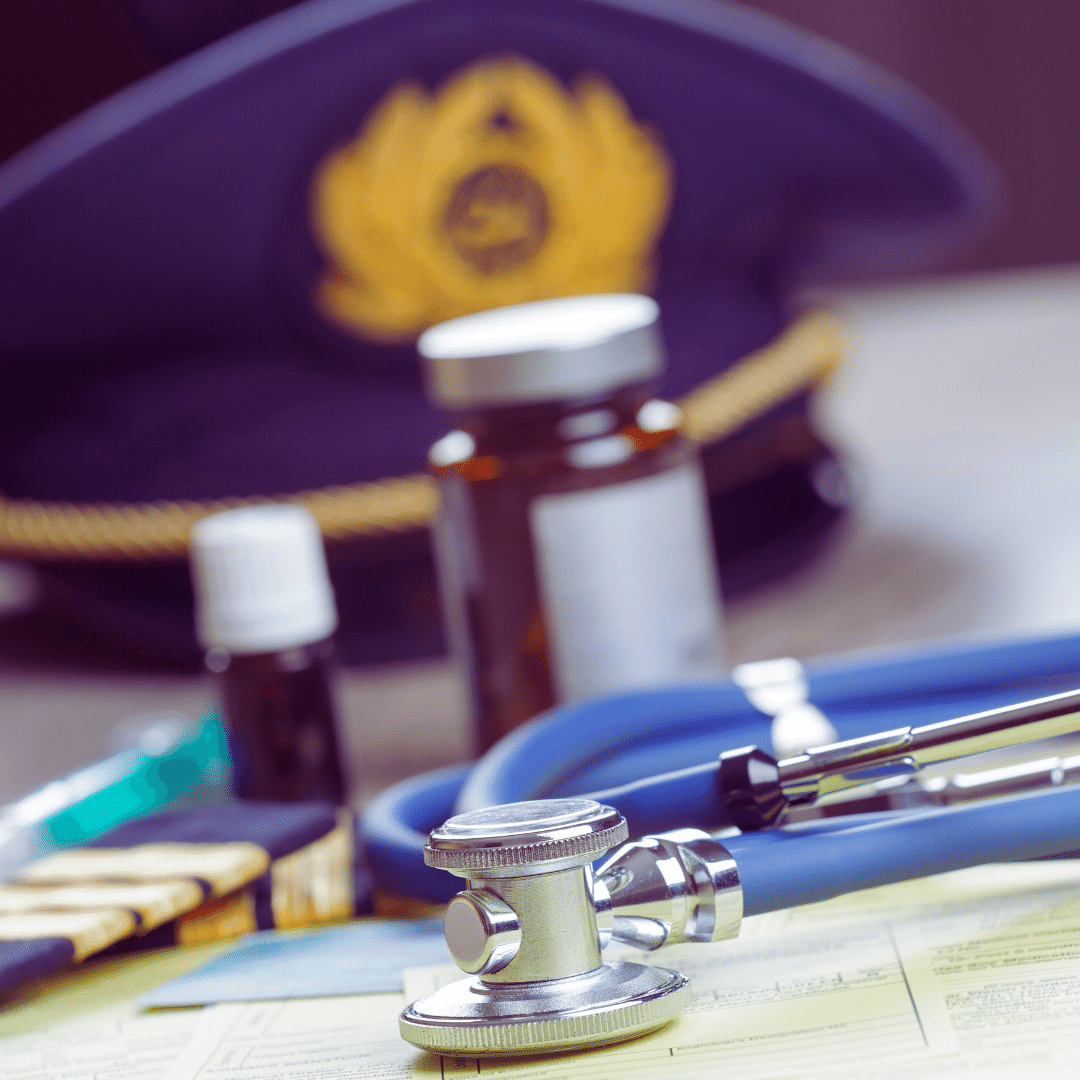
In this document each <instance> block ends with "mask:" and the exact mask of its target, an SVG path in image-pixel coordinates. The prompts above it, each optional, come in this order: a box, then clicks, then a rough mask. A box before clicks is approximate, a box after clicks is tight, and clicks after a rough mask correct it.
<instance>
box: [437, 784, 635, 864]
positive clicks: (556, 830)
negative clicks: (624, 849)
mask: <svg viewBox="0 0 1080 1080" xmlns="http://www.w3.org/2000/svg"><path fill="white" fill-rule="evenodd" d="M626 837H627V827H626V822H625V820H624V819H623V817H622V815H621V814H620V813H619V812H618V811H617V810H613V809H612V808H611V807H610V806H603V805H602V804H601V803H598V802H594V801H593V800H592V799H545V800H543V801H538V802H519V803H507V804H506V805H504V806H489V807H486V808H485V809H483V810H470V811H468V812H467V813H465V814H458V816H457V817H452V818H451V819H450V820H449V821H447V822H446V823H445V824H444V825H442V826H440V827H439V828H438V829H436V830H435V831H434V832H433V833H432V834H431V838H430V839H429V840H428V843H427V846H426V847H425V848H424V862H426V863H427V864H428V866H437V867H439V868H440V869H443V870H451V871H453V870H475V871H480V870H497V869H503V868H509V867H525V866H539V865H545V864H547V865H550V864H555V863H560V864H561V863H566V862H567V861H568V860H569V861H572V862H575V863H580V864H582V865H584V864H585V863H587V862H592V861H593V859H595V858H597V857H598V856H599V855H602V854H603V853H604V852H605V851H607V850H608V848H611V847H614V846H615V845H616V844H621V843H622V842H623V841H624V840H625V839H626Z"/></svg>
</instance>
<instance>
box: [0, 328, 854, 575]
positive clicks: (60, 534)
mask: <svg viewBox="0 0 1080 1080" xmlns="http://www.w3.org/2000/svg"><path fill="white" fill-rule="evenodd" d="M840 353H841V334H840V328H839V324H838V321H837V319H836V317H835V316H834V315H833V314H832V313H830V312H815V313H812V314H809V315H805V316H803V317H802V318H801V319H799V320H798V321H797V322H795V323H794V325H793V326H791V328H790V329H788V330H787V331H786V332H785V333H784V334H782V335H781V336H780V337H779V338H778V339H777V340H776V341H774V342H772V343H771V344H770V345H768V346H766V347H765V348H763V349H760V350H758V351H757V352H754V353H751V354H750V355H749V356H747V357H745V358H744V359H743V360H742V361H741V362H740V363H738V364H736V365H735V366H734V367H732V368H729V369H728V370H727V371H725V372H723V373H722V374H720V375H718V376H716V377H715V378H713V379H710V380H709V381H708V382H705V383H702V384H701V385H700V386H698V387H697V388H696V389H694V390H692V391H691V392H690V393H689V394H687V395H686V396H685V397H684V398H682V399H681V400H680V401H679V405H680V406H681V408H682V410H683V432H684V434H685V435H686V436H687V437H689V438H690V439H692V440H694V441H695V442H698V443H710V442H713V441H715V440H716V439H719V438H722V437H724V436H725V435H730V434H731V433H732V432H734V431H736V430H737V429H738V428H740V427H741V426H742V425H743V424H745V423H746V422H747V421H749V420H751V419H753V418H754V417H755V416H758V415H760V414H761V413H763V412H764V411H766V410H767V409H769V408H771V407H772V406H774V405H776V404H778V403H779V402H781V401H783V400H784V399H786V398H789V397H792V396H793V395H795V394H797V393H800V392H801V391H803V390H806V389H808V388H810V387H813V386H814V385H816V384H817V383H819V382H821V381H822V380H824V379H825V378H827V377H828V376H829V375H830V374H831V373H832V372H833V371H834V370H835V369H836V367H837V365H838V363H839V359H840ZM266 502H282V503H298V504H299V505H301V506H304V507H306V508H307V509H308V510H310V511H311V513H312V514H313V515H314V516H315V519H316V521H318V523H319V527H320V529H321V530H322V533H323V536H324V537H326V538H327V539H328V540H345V539H353V538H360V537H365V536H376V535H379V534H384V533H388V532H399V531H404V530H408V529H414V528H420V527H423V526H426V525H427V524H428V523H429V522H430V520H431V517H432V515H433V514H434V512H435V510H436V508H437V505H438V497H437V495H436V492H435V487H434V484H433V483H432V481H431V480H430V479H429V478H428V477H427V476H425V475H424V474H422V473H417V474H413V475H410V476H401V477H396V478H392V479H388V480H380V481H377V482H374V483H362V484H352V485H348V486H339V487H327V488H319V489H317V490H314V491H302V492H297V493H295V494H290V495H274V496H268V497H252V498H245V499H221V500H213V501H205V502H202V501H199V502H196V501H187V500H185V501H178V502H166V501H162V502H152V503H68V502H56V503H44V502H37V501H33V500H29V499H5V498H3V496H0V555H8V556H24V557H32V558H39V559H42V558H48V559H72V560H81V559H107V560H118V561H119V560H128V559H131V560H146V559H168V558H176V557H182V556H186V554H187V550H188V537H189V534H190V532H191V528H192V526H193V525H194V524H195V522H197V521H198V520H199V519H200V518H203V517H206V516H207V515H209V514H215V513H217V512H218V511H220V510H228V509H233V508H235V507H238V506H249V505H252V504H255V503H266Z"/></svg>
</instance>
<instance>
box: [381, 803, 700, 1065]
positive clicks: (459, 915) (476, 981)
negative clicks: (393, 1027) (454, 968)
mask: <svg viewBox="0 0 1080 1080" xmlns="http://www.w3.org/2000/svg"><path fill="white" fill-rule="evenodd" d="M626 838H627V828H626V822H625V821H624V820H623V818H622V816H621V815H620V814H619V813H618V812H617V811H616V810H612V809H611V807H608V806H603V805H601V804H600V803H597V802H594V801H593V800H591V799H549V800H545V801H538V802H523V803H511V804H509V805H505V806H494V807H490V808H488V809H484V810H473V811H470V812H469V813H466V814H460V815H459V816H457V817H454V818H451V819H450V820H449V821H447V822H446V824H444V825H443V826H442V827H441V828H439V829H436V830H435V831H434V832H433V833H432V834H431V838H430V840H429V842H428V844H427V847H426V848H425V851H424V860H425V862H427V864H428V865H429V866H438V867H441V868H442V869H445V870H448V871H450V873H452V874H457V875H458V876H459V877H463V878H466V879H467V880H468V887H467V889H466V891H465V892H462V893H459V894H458V895H457V896H456V897H454V898H453V899H452V900H451V901H450V903H449V905H448V906H447V912H446V918H445V920H444V927H445V931H446V941H447V945H448V946H449V948H450V953H451V955H452V956H453V957H454V960H455V962H456V963H457V965H458V966H459V967H460V968H462V970H464V971H466V972H468V973H469V974H470V975H471V976H472V977H471V978H466V979H462V980H459V981H458V982H455V983H451V984H450V985H448V986H444V987H443V988H441V989H440V990H437V991H436V992H435V993H433V994H430V995H428V996H427V997H425V998H421V999H420V1000H419V1001H416V1002H413V1004H412V1005H410V1006H409V1007H408V1008H407V1009H405V1011H404V1012H403V1013H402V1014H401V1018H400V1025H401V1034H402V1036H403V1037H404V1038H405V1039H406V1040H407V1041H408V1042H410V1043H412V1044H414V1045H415V1046H419V1047H421V1048H423V1049H425V1050H431V1051H434V1052H435V1053H440V1054H456V1055H463V1056H473V1055H477V1054H538V1053H541V1054H542V1053H551V1052H553V1051H559V1050H571V1049H578V1048H581V1047H587V1046H598V1045H604V1044H607V1043H615V1042H621V1041H623V1040H624V1039H630V1038H634V1037H636V1036H638V1035H642V1034H644V1033H646V1032H648V1031H652V1030H653V1029H655V1028H658V1027H660V1026H662V1025H663V1024H666V1023H667V1022H668V1021H669V1020H671V1019H673V1018H674V1017H675V1016H676V1015H677V1014H678V1013H679V1012H681V1011H682V1009H683V1008H685V1006H686V1005H687V1004H688V1003H689V1000H690V984H689V981H688V980H687V979H686V978H685V977H684V976H683V975H681V974H679V973H678V972H676V971H669V970H667V969H665V968H659V967H651V966H645V965H643V964H635V963H630V962H627V961H613V962H608V963H604V962H603V960H602V959H601V955H600V950H601V947H602V945H603V944H604V943H605V942H606V940H607V939H609V938H610V936H611V926H612V912H611V897H610V894H609V890H608V889H607V888H605V887H604V885H603V883H601V882H600V881H599V880H598V879H596V878H595V877H594V875H593V873H592V867H591V865H590V864H591V863H592V862H593V861H594V860H595V859H597V858H598V857H599V856H601V855H602V854H604V852H606V851H607V850H608V849H609V848H611V847H613V846H614V845H616V844H621V843H623V842H624V841H625V840H626Z"/></svg>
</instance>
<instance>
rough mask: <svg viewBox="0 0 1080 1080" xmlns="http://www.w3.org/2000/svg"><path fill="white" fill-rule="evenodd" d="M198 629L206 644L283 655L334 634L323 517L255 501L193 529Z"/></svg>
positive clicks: (232, 650) (210, 646) (301, 510)
mask: <svg viewBox="0 0 1080 1080" xmlns="http://www.w3.org/2000/svg"><path fill="white" fill-rule="evenodd" d="M191 570H192V581H193V582H194V585H195V609H196V629H197V632H198V635H199V640H200V642H201V643H202V645H203V647H204V648H214V647H216V648H220V649H225V650H226V651H227V652H231V653H260V652H277V651H278V650H280V649H291V648H295V647H296V646H298V645H309V644H311V643H312V642H315V641H321V640H322V639H323V638H326V637H329V636H330V635H331V634H332V633H333V632H334V630H335V629H336V627H337V610H336V609H335V607H334V594H333V591H332V589H331V587H330V578H329V576H328V574H327V572H326V554H325V552H324V550H323V543H322V537H321V536H320V534H319V527H318V525H317V524H316V523H315V519H314V518H313V517H312V516H311V514H310V513H308V511H307V510H305V509H304V508H303V507H300V506H290V505H282V506H276V505H268V506H252V507H247V508H244V509H242V510H226V511H225V512H223V513H220V514H213V515H211V516H210V517H207V518H203V519H202V521H200V522H198V524H197V525H196V526H195V527H194V529H192V530H191Z"/></svg>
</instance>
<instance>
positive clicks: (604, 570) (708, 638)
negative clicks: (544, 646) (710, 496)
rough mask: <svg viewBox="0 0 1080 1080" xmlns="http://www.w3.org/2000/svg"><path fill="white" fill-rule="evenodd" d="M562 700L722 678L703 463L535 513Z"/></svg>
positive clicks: (570, 498) (550, 501)
mask: <svg viewBox="0 0 1080 1080" xmlns="http://www.w3.org/2000/svg"><path fill="white" fill-rule="evenodd" d="M529 511H530V518H531V526H532V534H533V544H534V547H535V551H536V566H537V576H538V578H539V583H540V592H541V596H542V598H543V603H544V615H545V620H546V627H547V636H548V646H549V649H550V651H551V659H552V666H553V669H554V677H555V684H556V693H557V695H558V697H559V700H560V701H577V700H580V699H582V698H587V697H594V696H596V695H599V694H604V693H610V692H613V691H617V690H626V689H630V688H633V687H642V686H656V685H660V684H663V683H671V682H683V681H687V680H692V679H697V678H708V677H715V676H716V675H718V674H720V673H722V672H723V670H724V646H723V629H722V623H721V616H720V600H719V590H718V588H717V581H716V571H715V564H714V561H713V551H712V543H711V531H710V528H709V523H708V519H707V517H706V512H705V490H704V485H703V483H702V480H701V475H700V472H699V471H698V468H697V466H696V465H694V464H691V465H685V466H680V467H678V468H675V469H672V470H670V471H668V472H665V473H661V474H659V475H657V476H650V477H647V478H645V479H643V480H630V481H628V482H626V483H622V484H613V485H611V486H609V487H604V488H598V489H594V490H591V491H578V492H573V493H571V494H568V495H545V496H542V497H541V498H538V499H535V500H533V502H532V504H531V506H530V508H529Z"/></svg>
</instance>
